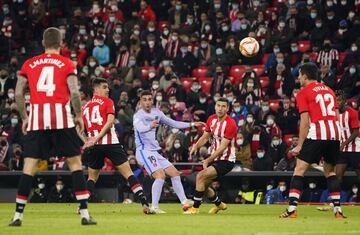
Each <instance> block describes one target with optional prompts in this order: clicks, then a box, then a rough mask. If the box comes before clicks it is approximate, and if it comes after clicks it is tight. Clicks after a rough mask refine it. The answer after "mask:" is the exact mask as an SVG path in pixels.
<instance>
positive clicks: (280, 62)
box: [276, 58, 284, 64]
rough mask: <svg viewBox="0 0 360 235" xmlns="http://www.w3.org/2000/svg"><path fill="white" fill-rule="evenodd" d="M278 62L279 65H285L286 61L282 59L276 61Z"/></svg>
mask: <svg viewBox="0 0 360 235" xmlns="http://www.w3.org/2000/svg"><path fill="white" fill-rule="evenodd" d="M276 61H277V63H278V64H283V63H284V59H281V58H280V59H276Z"/></svg>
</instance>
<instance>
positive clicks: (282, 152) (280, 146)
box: [267, 134, 287, 166]
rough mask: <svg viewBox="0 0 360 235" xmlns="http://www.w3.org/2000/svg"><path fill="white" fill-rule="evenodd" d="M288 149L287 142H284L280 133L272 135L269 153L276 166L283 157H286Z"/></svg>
mask: <svg viewBox="0 0 360 235" xmlns="http://www.w3.org/2000/svg"><path fill="white" fill-rule="evenodd" d="M286 149H287V145H286V143H284V142H282V140H281V138H280V136H279V135H278V134H274V135H273V136H272V139H271V143H270V146H269V149H268V151H267V154H268V155H269V156H270V157H271V159H272V161H273V163H274V165H275V166H276V165H277V164H278V162H279V161H280V160H281V159H282V158H284V157H286Z"/></svg>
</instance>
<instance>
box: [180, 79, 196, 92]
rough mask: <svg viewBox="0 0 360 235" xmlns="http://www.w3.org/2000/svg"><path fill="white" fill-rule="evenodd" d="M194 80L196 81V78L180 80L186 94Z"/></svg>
mask: <svg viewBox="0 0 360 235" xmlns="http://www.w3.org/2000/svg"><path fill="white" fill-rule="evenodd" d="M194 80H196V78H194V77H185V78H180V83H181V85H182V86H183V87H184V89H185V91H186V92H189V91H190V88H191V85H192V83H193V81H194Z"/></svg>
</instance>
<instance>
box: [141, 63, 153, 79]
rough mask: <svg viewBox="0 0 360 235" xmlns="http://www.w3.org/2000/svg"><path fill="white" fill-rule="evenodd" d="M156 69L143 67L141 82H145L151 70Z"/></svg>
mask: <svg viewBox="0 0 360 235" xmlns="http://www.w3.org/2000/svg"><path fill="white" fill-rule="evenodd" d="M150 68H155V67H153V66H143V67H141V80H142V81H144V80H145V79H147V78H148V77H149V69H150ZM155 69H156V68H155Z"/></svg>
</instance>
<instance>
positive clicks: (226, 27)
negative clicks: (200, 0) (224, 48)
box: [221, 26, 229, 32]
mask: <svg viewBox="0 0 360 235" xmlns="http://www.w3.org/2000/svg"><path fill="white" fill-rule="evenodd" d="M221 29H222V31H224V32H227V31H228V30H229V27H228V26H223V27H221Z"/></svg>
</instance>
